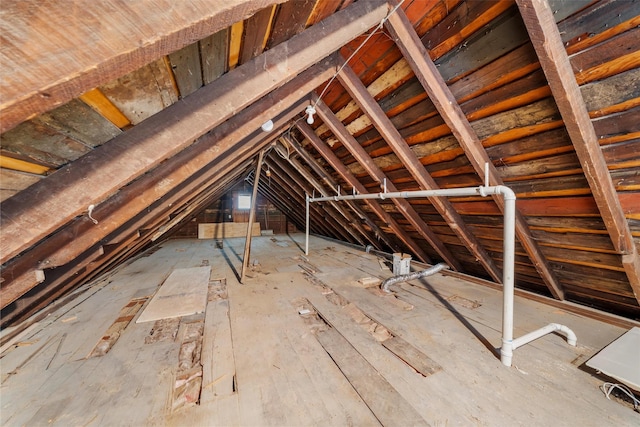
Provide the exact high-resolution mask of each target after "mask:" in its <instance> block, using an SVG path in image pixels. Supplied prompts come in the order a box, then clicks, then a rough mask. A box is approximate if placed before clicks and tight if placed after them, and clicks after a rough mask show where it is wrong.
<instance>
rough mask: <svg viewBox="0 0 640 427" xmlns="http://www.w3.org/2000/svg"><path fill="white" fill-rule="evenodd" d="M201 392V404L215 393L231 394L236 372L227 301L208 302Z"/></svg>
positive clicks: (212, 398)
mask: <svg viewBox="0 0 640 427" xmlns="http://www.w3.org/2000/svg"><path fill="white" fill-rule="evenodd" d="M202 366H203V369H204V371H203V380H202V394H201V395H200V402H201V404H204V403H206V402H209V401H211V400H215V399H216V398H217V397H219V396H228V395H231V394H233V393H235V390H234V381H235V380H234V378H235V375H236V368H235V361H234V358H233V342H232V340H231V324H230V320H229V301H228V300H226V299H223V300H217V301H212V302H210V303H209V305H208V307H207V316H206V318H205V334H204V342H203V344H202Z"/></svg>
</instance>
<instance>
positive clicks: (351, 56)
mask: <svg viewBox="0 0 640 427" xmlns="http://www.w3.org/2000/svg"><path fill="white" fill-rule="evenodd" d="M404 1H405V0H402V1H400V2H399V3H398V4H397V5H396V6H395V7H394V8H393V9H392V10H391V12H389V13H388V14H387V16H385V17H384V18H383V19H382V21H380V23H379V24H378V25H377V26H376V28H375V29H374V30H373V31H372V32H371V33H369V35H368V36H367V38H366V39H364V41H363V42H362V43H360V45H359V46H358V47H357V48H356V50H354V51H353V53H351V55H349V57H348V58H347V60H346V61H344V64H342V66H340V68H338V71H336V73H335V74H334V75H333V77H331V79H330V80H329V83H327V84H326V85H325V87H324V89H322V92H321V93H320V96H318V99H317V100H316V102H314V104H313V108H314V109H315V107H316V106H317V105H318V102H320V100H321V99H322V97H323V96H324V94H325V92H326V91H327V89H328V88H329V86H330V85H331V83H333V81H334V80H335V79H336V77H338V74H340V71H342V69H343V68H344V67H346V66H347V64H348V63H349V61H351V59H352V58H353V57H354V56H355V55H356V53H358V51H359V50H360V49H361V48H362V46H364V45H365V44H366V43H367V42H368V41H369V39H370V38H371V37H373V35H374V34H375V33H377V32H378V30H380V29H381V28H382V27H383V26H384V23H385V22H387V20H388V19H389V17H390V16H391V15H393V14H394V13H395V12H396V10H398V8H399V7H400V6H402V3H404Z"/></svg>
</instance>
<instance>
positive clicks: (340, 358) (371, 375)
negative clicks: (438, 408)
mask: <svg viewBox="0 0 640 427" xmlns="http://www.w3.org/2000/svg"><path fill="white" fill-rule="evenodd" d="M316 337H317V338H318V341H319V342H320V344H321V345H322V347H323V348H324V349H325V350H326V351H327V353H329V355H330V356H331V358H332V359H333V360H334V361H335V363H336V364H337V365H338V367H339V368H340V370H341V371H342V373H343V374H344V376H345V377H347V379H348V380H349V382H350V383H351V385H353V388H354V389H355V390H356V391H357V392H358V394H359V395H360V396H361V397H362V399H363V400H364V401H365V402H366V404H367V406H369V408H370V409H371V411H372V412H373V413H374V414H375V416H376V418H377V419H378V420H379V421H380V423H381V424H382V425H385V426H409V425H411V426H417V425H429V424H428V423H427V422H426V421H425V420H424V419H423V418H422V417H421V416H420V415H419V414H418V413H417V412H416V410H415V409H414V408H413V407H412V406H411V405H409V403H408V402H407V401H406V400H405V399H404V398H403V397H402V396H401V395H400V394H399V393H398V391H397V390H396V389H394V388H393V387H392V386H391V385H390V384H389V383H388V382H387V380H385V379H384V378H383V377H382V375H380V373H379V372H378V371H376V370H375V368H374V367H373V366H371V364H370V363H369V362H368V361H367V360H366V359H365V358H364V357H362V355H360V353H358V351H357V350H356V349H355V348H353V346H352V345H351V344H350V343H349V341H347V340H346V339H345V338H344V337H343V336H342V335H341V334H340V333H339V332H337V331H336V330H335V329H333V328H331V329H328V330H326V331H323V332H319V333H318V334H317V335H316Z"/></svg>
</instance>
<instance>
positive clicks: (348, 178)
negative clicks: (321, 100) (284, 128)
mask: <svg viewBox="0 0 640 427" xmlns="http://www.w3.org/2000/svg"><path fill="white" fill-rule="evenodd" d="M323 105H324V104H323ZM329 111H331V110H329ZM296 126H297V128H298V129H299V130H300V132H302V134H303V135H304V136H305V137H306V138H307V140H309V142H310V143H311V145H312V146H313V148H315V149H316V151H318V152H319V153H320V155H322V157H324V159H325V160H326V161H327V163H329V165H331V167H332V168H333V169H334V170H335V171H336V172H337V173H338V174H339V175H340V176H341V177H342V179H343V180H344V181H345V182H346V183H347V184H348V185H349V186H351V187H353V188H355V190H356V191H357V192H359V193H367V189H366V188H365V187H364V185H362V183H360V181H358V179H357V178H356V177H355V176H353V174H352V173H351V172H349V170H348V169H347V167H346V166H345V165H344V164H343V163H342V162H341V161H340V159H338V157H337V156H336V155H335V154H334V153H333V151H331V148H329V146H327V145H326V144H325V143H324V141H322V140H321V139H320V138H319V137H318V136H317V135H316V134H315V132H313V129H311V127H310V126H309V125H307V124H306V123H301V122H296ZM365 202H366V203H367V204H368V205H369V207H370V208H371V210H373V212H374V213H375V214H376V215H377V216H378V217H379V218H380V220H382V221H383V223H385V224H388V225H389V227H390V228H391V230H393V232H394V233H395V234H396V235H397V236H398V238H399V239H400V240H401V241H402V242H403V243H404V244H405V245H407V247H408V248H409V250H411V251H412V252H413V253H414V254H415V255H416V256H417V257H418V258H419V259H421V260H422V261H423V262H426V263H431V259H430V258H429V255H427V253H426V252H425V251H424V250H423V249H422V248H421V247H420V246H419V245H418V243H417V242H416V241H415V240H413V239H412V238H411V236H409V234H408V233H407V232H406V231H404V229H403V228H402V227H401V226H400V224H398V222H397V221H396V220H395V219H393V217H391V215H390V214H389V213H388V212H387V211H385V210H384V209H383V208H382V206H380V203H378V202H377V201H376V200H370V199H368V200H365Z"/></svg>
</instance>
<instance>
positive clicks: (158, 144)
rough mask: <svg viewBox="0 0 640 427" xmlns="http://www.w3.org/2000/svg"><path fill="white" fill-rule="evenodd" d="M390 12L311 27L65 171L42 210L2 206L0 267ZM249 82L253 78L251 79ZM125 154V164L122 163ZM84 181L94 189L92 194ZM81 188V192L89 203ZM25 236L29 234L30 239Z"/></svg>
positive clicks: (381, 7) (50, 185)
mask: <svg viewBox="0 0 640 427" xmlns="http://www.w3.org/2000/svg"><path fill="white" fill-rule="evenodd" d="M386 10H387V7H386V4H385V3H382V2H365V3H361V4H356V5H354V6H353V8H350V9H345V10H344V11H341V12H339V13H336V14H334V15H332V16H331V17H330V18H329V19H327V21H326V24H325V25H324V26H316V27H313V28H311V29H309V31H307V32H305V33H304V34H301V35H298V36H296V37H293V38H291V39H290V40H288V41H287V42H286V43H283V44H281V45H279V46H278V47H277V48H273V49H271V50H269V51H268V52H266V53H265V54H264V55H263V56H262V57H261V58H260V60H253V61H250V62H248V63H246V64H243V65H242V66H241V67H242V69H240V67H239V71H238V72H237V73H227V74H225V75H224V76H223V77H220V79H218V80H219V84H217V85H215V86H212V85H209V86H205V87H204V88H202V90H201V91H200V92H199V94H200V95H201V96H198V97H191V98H190V99H189V101H188V102H186V101H185V102H182V103H180V104H174V105H172V106H170V107H168V108H166V109H165V110H163V112H162V113H159V114H156V115H154V116H153V117H151V118H149V119H148V120H146V121H145V125H144V126H143V125H142V124H141V125H139V126H135V127H134V128H133V129H131V130H130V131H129V132H126V133H124V134H123V135H121V137H120V138H117V139H114V140H113V141H111V143H110V144H108V147H107V146H103V147H101V149H97V150H94V151H93V152H92V153H91V154H90V155H88V156H85V157H83V159H82V160H81V161H79V162H76V163H75V164H74V165H73V167H71V168H69V169H68V170H66V171H65V174H64V175H65V179H64V180H47V182H46V184H44V186H45V187H46V189H45V188H41V189H40V190H34V191H39V193H40V194H49V195H51V197H49V198H48V200H43V199H41V200H40V203H39V204H38V205H31V203H30V202H29V201H30V200H31V198H32V195H31V194H28V191H25V192H22V193H21V194H22V197H21V198H22V200H23V201H22V203H21V202H20V201H19V200H17V199H16V197H18V196H16V197H14V198H12V199H13V200H14V202H13V203H12V204H11V205H12V206H6V207H4V206H3V210H2V216H3V218H4V219H6V220H9V218H12V220H11V224H13V226H9V227H7V229H6V230H4V231H5V232H4V233H3V235H2V242H1V244H0V247H1V248H2V259H3V260H4V261H6V260H7V259H8V258H11V257H12V256H14V255H16V254H17V253H19V252H21V251H22V250H24V249H26V248H27V247H29V246H31V245H32V244H34V243H35V241H36V240H37V239H38V236H39V235H42V234H49V233H50V232H52V231H54V230H55V229H57V228H59V227H60V226H62V225H63V224H64V223H65V222H66V221H68V220H69V219H70V218H72V217H74V216H76V215H78V214H80V213H82V212H83V211H85V210H86V209H87V206H89V205H90V204H98V203H99V202H100V201H101V200H102V199H103V198H104V197H105V196H107V195H109V194H112V193H113V192H115V191H116V190H117V189H118V188H120V187H121V186H123V185H125V184H127V183H128V182H130V181H131V180H133V179H135V178H136V177H138V176H140V175H142V174H143V173H144V172H146V171H148V170H149V169H151V168H152V167H154V166H156V165H157V164H158V163H160V162H161V161H163V160H165V159H166V158H168V157H171V156H172V155H174V154H176V153H178V152H179V151H180V150H181V149H183V148H185V147H186V146H187V145H189V144H191V143H192V142H193V141H194V140H195V139H197V138H198V137H199V136H201V135H202V134H203V133H205V132H207V131H208V130H210V129H212V128H213V127H215V126H216V125H218V124H220V123H221V122H223V121H224V120H226V119H228V118H229V117H231V116H232V115H233V114H235V113H236V111H238V110H239V109H242V108H244V107H246V106H248V105H249V104H251V103H253V102H255V101H256V100H257V99H259V98H260V97H261V96H263V95H265V94H267V93H268V92H269V91H271V90H274V89H276V88H277V87H279V86H281V85H283V84H284V83H286V82H287V81H289V80H291V79H292V78H293V77H295V75H297V74H298V73H299V72H302V71H304V70H305V69H306V68H308V67H310V66H311V65H313V64H314V63H316V62H317V61H318V60H320V59H322V58H324V57H326V56H327V55H329V54H330V53H331V52H333V51H335V50H336V49H337V47H338V46H341V45H342V44H344V43H345V42H346V41H348V40H351V39H352V38H354V37H356V36H357V35H358V34H360V33H362V32H363V31H365V30H366V29H367V28H370V27H371V26H372V25H375V23H377V22H379V21H380V19H382V17H383V16H384V14H385V13H386ZM322 40H324V42H321V41H322ZM319 46H321V48H319ZM285 59H286V60H287V61H288V63H289V64H290V67H289V68H287V69H283V68H281V67H279V66H278V64H279V63H280V62H281V61H283V60H285ZM292 67H294V68H292ZM247 75H251V76H252V78H250V79H247V78H246V76H247ZM276 76H279V77H276ZM223 106H224V107H223ZM87 108H89V107H87ZM91 111H93V110H91ZM114 127H115V126H114ZM133 142H135V144H134V143H133ZM124 152H126V153H127V155H126V159H128V160H124V161H123V160H122V159H123V156H124V155H123V153H124ZM88 170H92V173H91V175H93V177H94V178H93V179H90V178H88V177H87V176H86V175H85V173H86V171H88ZM87 180H89V181H91V182H93V185H92V188H91V189H90V190H89V189H88V188H87V185H86V182H87ZM62 181H63V182H62ZM72 182H73V183H75V184H71V183H72ZM43 183H44V182H42V183H41V184H43ZM81 188H84V195H82V194H83V191H82V190H81ZM78 190H80V192H78ZM54 194H55V197H53V195H54ZM30 205H31V206H30ZM52 209H53V210H55V211H56V212H58V215H57V216H56V217H55V218H52V217H51V216H50V215H49V212H51V211H52ZM27 211H29V213H27ZM37 212H39V213H37ZM18 218H22V220H26V221H28V222H29V225H28V226H25V225H24V224H19V220H18ZM16 221H18V222H16ZM14 226H15V228H14V232H11V230H10V228H13V227H14ZM25 230H29V232H28V233H25V232H24V231H25ZM10 247H11V249H10Z"/></svg>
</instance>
